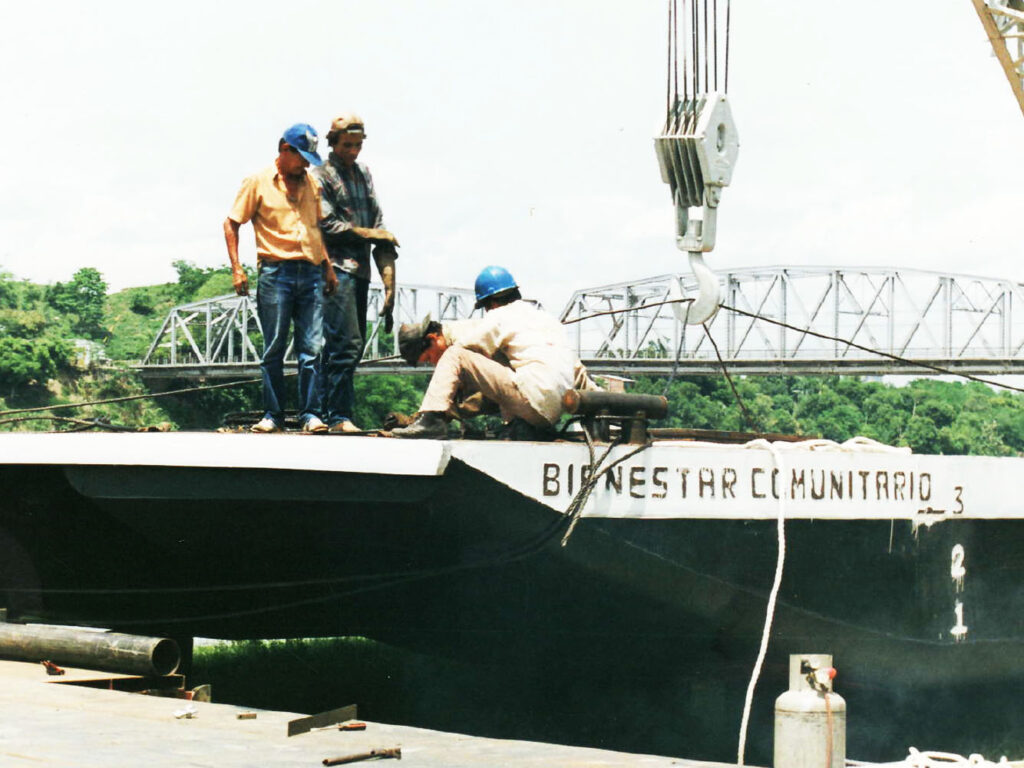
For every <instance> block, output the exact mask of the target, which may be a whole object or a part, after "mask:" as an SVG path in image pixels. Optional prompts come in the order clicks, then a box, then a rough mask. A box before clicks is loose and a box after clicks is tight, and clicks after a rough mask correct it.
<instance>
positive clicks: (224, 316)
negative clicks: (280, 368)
mask: <svg viewBox="0 0 1024 768" xmlns="http://www.w3.org/2000/svg"><path fill="white" fill-rule="evenodd" d="M474 301H475V296H474V294H473V291H472V290H469V289H465V288H449V287H441V286H432V285H401V286H399V287H398V288H397V289H396V296H395V311H394V320H395V328H397V327H398V325H399V324H400V323H407V322H416V321H419V320H422V319H423V317H424V316H425V315H427V314H428V313H429V314H430V315H431V316H432V317H433V319H435V320H438V321H441V322H443V321H445V320H453V319H457V318H463V317H468V316H470V315H471V314H472V313H473V304H474ZM383 307H384V290H383V288H381V287H379V286H371V287H370V291H369V296H368V299H367V340H366V352H365V354H364V359H365V360H367V361H374V360H381V359H386V358H389V357H391V356H394V355H397V354H398V337H397V333H394V332H393V333H391V334H388V333H385V331H384V324H383V322H382V319H383V318H382V310H383ZM262 346H263V341H262V328H261V326H260V320H259V313H258V311H257V308H256V297H255V296H236V295H234V294H228V295H226V296H217V297H214V298H212V299H207V300H205V301H197V302H193V303H190V304H182V305H180V306H177V307H174V308H173V309H171V311H170V312H169V313H168V314H167V317H166V318H165V319H164V322H163V325H162V326H161V327H160V331H159V332H158V333H157V336H156V338H155V339H154V340H153V343H152V344H151V345H150V347H149V349H148V351H147V352H146V355H145V357H144V358H143V359H142V361H141V363H140V367H141V368H142V369H143V371H144V372H147V373H150V374H160V373H161V369H164V371H163V372H164V373H165V374H169V373H171V369H183V371H184V372H185V373H186V375H194V374H195V373H197V372H200V373H199V375H203V374H202V373H201V370H206V371H207V372H208V373H212V372H214V370H215V369H220V370H223V369H236V368H237V369H243V368H248V367H251V366H255V365H258V364H259V360H260V350H261V349H262ZM285 359H286V361H293V360H294V355H293V351H292V344H291V341H289V345H288V349H287V352H286V353H285Z"/></svg>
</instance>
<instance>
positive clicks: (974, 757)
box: [847, 747, 1024, 768]
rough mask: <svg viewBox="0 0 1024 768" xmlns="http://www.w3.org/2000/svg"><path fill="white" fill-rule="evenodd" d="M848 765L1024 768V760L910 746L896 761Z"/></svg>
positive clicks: (880, 767) (849, 761)
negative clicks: (925, 749)
mask: <svg viewBox="0 0 1024 768" xmlns="http://www.w3.org/2000/svg"><path fill="white" fill-rule="evenodd" d="M847 764H848V765H852V766H858V768H859V767H860V766H863V767H864V768H867V767H868V766H870V767H871V768H1022V766H1024V761H1021V760H1007V759H1006V756H1005V755H1004V756H1003V757H1001V758H1000V759H999V762H998V763H994V762H992V761H991V760H986V759H985V758H984V757H983V756H982V755H979V754H977V753H972V754H970V755H968V756H967V757H964V756H963V755H958V754H956V753H955V752H936V751H925V752H922V751H920V750H918V749H917V748H916V747H910V754H908V755H907V756H906V757H905V758H903V759H902V760H900V761H898V762H895V763H872V762H865V761H862V760H848V761H847Z"/></svg>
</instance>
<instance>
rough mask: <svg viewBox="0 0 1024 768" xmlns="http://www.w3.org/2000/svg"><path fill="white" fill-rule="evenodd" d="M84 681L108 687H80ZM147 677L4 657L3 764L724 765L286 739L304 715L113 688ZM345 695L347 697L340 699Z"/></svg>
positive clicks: (406, 739) (423, 734) (380, 733)
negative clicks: (383, 754)
mask: <svg viewBox="0 0 1024 768" xmlns="http://www.w3.org/2000/svg"><path fill="white" fill-rule="evenodd" d="M85 682H89V684H90V685H94V686H103V688H107V689H106V690H105V689H102V688H97V687H82V685H81V684H82V683H85ZM144 682H145V681H142V680H141V679H139V678H132V677H131V676H125V675H111V674H108V673H97V672H91V671H88V670H79V669H66V672H65V674H64V675H60V676H51V675H48V674H47V671H46V669H45V668H44V667H43V666H42V665H41V664H34V663H27V662H15V661H0V765H2V766H4V768H18V767H19V766H24V767H25V768H94V767H95V768H101V767H102V768H129V767H130V768H138V767H139V766H147V768H149V767H150V766H152V767H154V768H159V767H160V766H166V767H167V768H255V767H256V766H259V768H277V767H278V766H280V767H281V768H284V767H285V766H288V767H289V768H290V767H292V766H295V767H296V768H298V766H320V765H323V764H324V763H323V761H324V760H325V759H330V758H337V757H341V756H346V755H353V754H357V753H365V752H369V751H370V750H374V749H382V748H393V747H401V759H402V763H401V765H404V766H410V767H416V766H423V768H461V767H464V768H482V767H483V766H487V767H488V768H496V767H497V768H505V767H507V768H539V767H540V766H545V767H547V766H560V767H563V768H576V767H577V766H578V767H580V768H582V767H583V766H588V768H589V767H590V766H594V767H595V768H596V767H601V768H604V767H607V768H662V767H663V766H676V767H677V768H726V766H725V765H724V764H722V763H708V762H699V761H692V760H684V759H680V758H671V757H655V756H651V755H632V754H625V753H620V752H609V751H605V750H599V749H585V748H578V747H566V746H559V745H552V744H540V743H536V742H526V741H504V740H500V739H488V738H479V737H474V736H464V735H460V734H454V733H441V732H439V731H430V730H425V729H422V728H408V727H404V726H398V725H387V724H384V723H372V722H369V723H367V727H366V730H364V731H339V730H337V729H332V730H319V731H312V732H310V733H304V734H301V735H297V736H292V737H288V736H287V730H288V723H289V721H291V720H295V719H296V718H300V717H303V715H301V714H296V713H291V712H273V711H267V710H255V711H254V710H247V709H245V708H243V707H237V706H232V705H227V704H217V703H211V702H204V701H186V700H183V699H180V698H167V697H162V696H151V695H142V694H139V693H127V692H124V691H123V690H109V688H131V687H133V686H134V687H138V685H137V684H141V683H144ZM75 683H78V684H75ZM215 694H216V692H214V695H215ZM344 703H348V702H339V704H344ZM189 709H194V714H193V715H192V716H191V717H185V716H180V717H178V716H176V714H177V715H182V713H183V711H186V710H189ZM253 711H254V712H255V715H256V716H255V717H254V718H252V717H250V719H239V718H238V715H239V713H242V712H253ZM374 762H376V761H374ZM354 764H355V765H358V764H359V763H354Z"/></svg>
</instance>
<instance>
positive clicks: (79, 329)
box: [46, 267, 107, 339]
mask: <svg viewBox="0 0 1024 768" xmlns="http://www.w3.org/2000/svg"><path fill="white" fill-rule="evenodd" d="M106 295H107V284H106V283H105V282H104V280H103V276H102V275H101V274H100V273H99V270H97V269H94V268H92V267H84V268H82V269H80V270H78V271H77V272H76V273H75V274H74V276H73V277H72V278H71V281H70V282H68V283H55V284H54V285H52V286H50V288H49V290H48V291H47V294H46V301H47V303H48V304H49V305H50V306H51V307H53V308H54V309H56V310H57V311H58V312H62V313H65V314H70V315H74V320H73V322H72V330H73V331H74V332H75V333H79V334H81V335H83V336H85V337H87V338H90V339H98V338H101V337H103V336H104V335H105V333H106V332H105V331H104V329H103V306H104V301H105V299H106Z"/></svg>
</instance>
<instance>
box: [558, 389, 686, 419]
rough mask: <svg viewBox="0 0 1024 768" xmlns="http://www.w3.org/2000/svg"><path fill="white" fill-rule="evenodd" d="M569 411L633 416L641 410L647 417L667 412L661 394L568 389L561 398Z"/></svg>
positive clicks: (660, 416) (663, 415)
mask: <svg viewBox="0 0 1024 768" xmlns="http://www.w3.org/2000/svg"><path fill="white" fill-rule="evenodd" d="M562 403H563V405H565V409H566V410H567V411H568V412H569V413H576V414H580V415H584V416H585V415H591V414H596V413H607V414H608V415H609V416H629V417H632V416H635V415H636V414H637V413H639V412H642V413H643V414H644V416H645V417H646V418H648V419H662V418H664V417H665V415H666V414H667V413H668V400H667V399H666V398H664V397H662V396H661V395H636V394H633V393H631V392H628V393H627V392H604V391H601V390H589V389H588V390H578V389H570V390H569V391H568V392H566V393H565V395H564V396H563V398H562Z"/></svg>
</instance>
